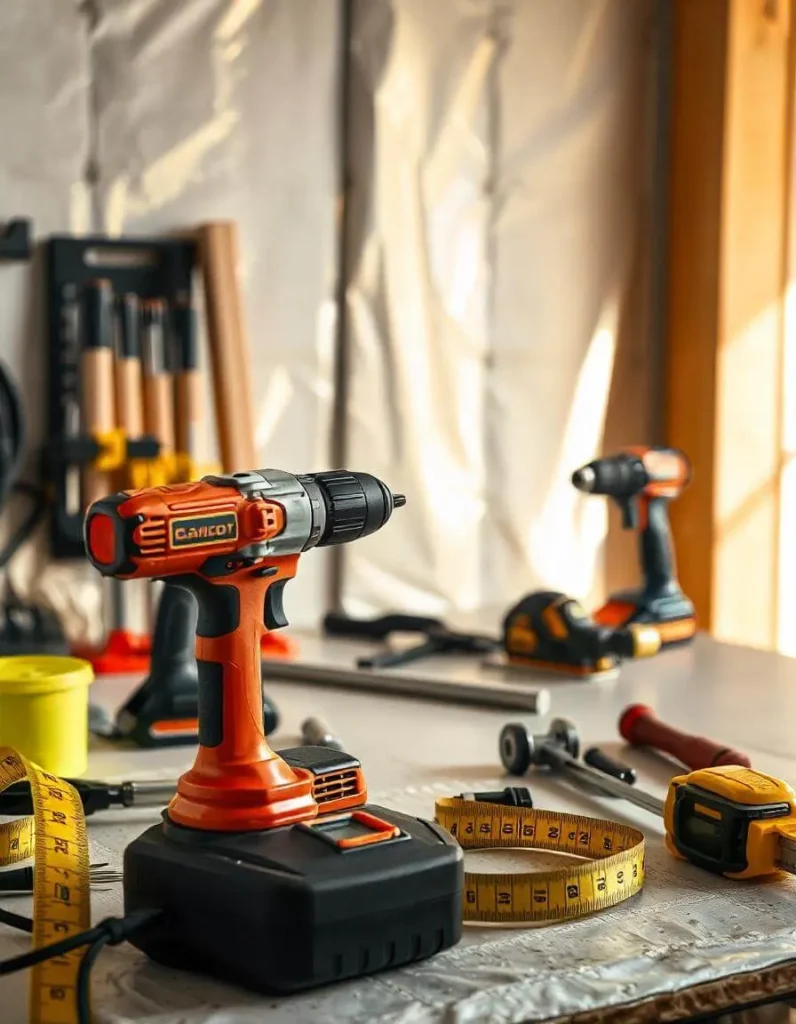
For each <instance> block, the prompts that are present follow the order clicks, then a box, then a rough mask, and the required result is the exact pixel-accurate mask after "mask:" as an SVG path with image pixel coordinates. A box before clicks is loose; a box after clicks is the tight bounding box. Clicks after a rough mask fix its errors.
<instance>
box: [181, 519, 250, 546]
mask: <svg viewBox="0 0 796 1024" xmlns="http://www.w3.org/2000/svg"><path fill="white" fill-rule="evenodd" d="M237 537H238V520H237V518H236V517H235V513H234V512H220V513H217V514H216V515H209V516H189V517H186V518H185V519H173V520H172V522H171V537H170V540H171V546H172V548H195V547H202V546H204V545H206V544H226V543H227V542H228V541H231V540H237Z"/></svg>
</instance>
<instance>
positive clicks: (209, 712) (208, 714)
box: [196, 659, 224, 747]
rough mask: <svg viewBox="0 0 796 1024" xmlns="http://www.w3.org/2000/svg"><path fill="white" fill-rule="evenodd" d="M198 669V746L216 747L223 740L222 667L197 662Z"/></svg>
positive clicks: (214, 663)
mask: <svg viewBox="0 0 796 1024" xmlns="http://www.w3.org/2000/svg"><path fill="white" fill-rule="evenodd" d="M196 664H197V668H198V669H199V745H200V746H201V747H217V746H218V745H219V743H220V742H221V740H222V739H223V738H224V666H223V665H221V664H219V662H217V661H202V660H201V659H200V660H198V661H197V663H196Z"/></svg>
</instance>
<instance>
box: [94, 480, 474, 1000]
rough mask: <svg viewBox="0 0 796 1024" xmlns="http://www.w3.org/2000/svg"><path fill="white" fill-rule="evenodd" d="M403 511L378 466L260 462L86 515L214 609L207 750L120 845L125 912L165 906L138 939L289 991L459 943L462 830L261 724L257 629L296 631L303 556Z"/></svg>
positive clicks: (207, 654) (203, 609)
mask: <svg viewBox="0 0 796 1024" xmlns="http://www.w3.org/2000/svg"><path fill="white" fill-rule="evenodd" d="M404 503H405V498H404V496H403V495H400V494H393V493H392V492H391V491H390V489H389V488H388V487H387V486H386V485H385V484H383V483H382V482H381V481H380V480H377V479H376V478H375V477H372V476H370V475H368V474H366V473H350V472H347V471H335V472H328V473H314V474H310V475H304V476H297V475H293V474H291V473H286V472H282V471H281V470H272V469H262V470H255V471H251V472H246V473H235V474H232V475H230V476H206V477H204V478H203V479H202V480H200V481H199V482H197V483H188V484H177V485H173V486H165V487H152V488H147V489H144V490H140V491H130V492H128V491H125V492H121V493H119V494H115V495H112V496H111V497H108V498H104V499H102V500H100V501H97V502H95V503H94V504H93V505H92V506H91V507H90V508H89V510H88V513H87V515H86V521H85V527H84V532H85V541H86V549H87V551H88V555H89V558H90V560H91V562H92V563H93V565H94V566H95V567H96V568H97V569H98V570H99V571H100V572H101V573H102V574H103V575H105V576H117V577H119V578H121V579H137V578H142V577H146V578H157V579H162V580H164V582H165V583H166V584H167V585H168V586H178V587H182V588H184V589H186V590H189V591H190V592H191V593H193V594H194V595H195V596H196V598H197V601H198V605H199V616H198V623H197V630H196V657H197V663H198V670H199V751H198V754H197V757H196V761H195V763H194V765H193V767H192V768H191V769H190V771H188V772H186V773H185V774H184V775H183V776H182V777H181V778H180V780H179V782H178V784H177V792H176V795H175V796H174V798H173V799H172V801H171V803H170V804H169V807H168V809H167V811H166V812H165V814H164V821H163V824H162V825H158V826H155V827H154V828H151V829H149V830H148V831H147V832H145V833H144V834H143V835H142V836H140V837H139V838H138V839H137V840H135V841H134V842H133V843H132V844H131V845H130V846H129V847H128V848H127V850H126V852H125V882H124V887H125V907H126V910H127V911H132V910H136V909H142V908H147V907H148V908H159V909H161V910H163V911H164V913H163V914H161V916H160V917H159V918H158V919H157V921H156V922H155V923H154V924H153V925H152V926H151V927H150V928H148V929H146V930H144V931H143V932H142V933H141V934H140V936H139V935H138V934H136V936H135V937H134V939H133V940H132V941H133V942H134V944H135V945H137V946H138V947H139V948H140V949H142V950H143V951H144V952H145V953H147V954H148V955H149V956H150V957H152V958H153V959H155V960H158V961H159V962H161V963H165V964H167V965H170V966H176V967H188V968H196V969H200V970H202V971H205V972H208V973H212V974H215V975H217V976H218V977H221V978H225V979H228V980H231V981H235V982H237V983H239V984H243V985H246V986H248V987H251V988H254V989H258V990H264V991H282V992H288V991H297V990H299V989H302V988H308V987H311V986H314V985H319V984H325V983H327V982H330V981H335V980H338V979H340V978H344V977H353V976H356V975H358V974H365V973H371V972H373V971H376V970H379V969H381V968H383V967H387V966H397V965H398V964H401V963H408V962H410V961H413V960H419V959H422V958H424V957H426V956H429V955H431V953H433V952H436V951H437V950H439V949H440V948H445V947H446V946H449V945H452V944H453V943H454V942H456V941H457V940H458V938H459V935H460V930H461V923H460V921H461V909H460V908H461V893H462V885H463V869H462V856H461V850H460V849H459V848H458V846H457V845H456V843H455V841H454V840H453V839H452V837H449V836H447V834H446V833H444V832H442V831H441V830H439V829H435V828H434V827H433V826H431V825H429V824H428V823H427V822H423V821H420V820H419V819H416V818H413V817H411V816H409V815H404V814H400V813H399V812H397V811H392V810H388V809H385V808H381V807H373V806H369V805H366V799H367V794H366V787H365V782H364V777H363V774H362V771H361V766H360V764H359V762H358V761H357V760H356V758H353V757H351V755H350V754H347V753H345V752H342V751H337V750H331V749H329V748H326V747H312V746H309V747H297V748H293V749H291V750H287V751H281V752H280V753H279V754H277V753H275V752H274V751H273V750H272V749H271V748H270V746H269V745H268V742H267V740H266V737H265V732H264V728H263V692H262V682H261V675H260V645H261V638H262V635H263V632H264V631H265V630H272V629H278V628H280V627H281V626H285V625H287V619H286V618H285V613H284V609H283V605H282V595H283V590H284V587H285V584H286V583H287V581H288V580H290V579H292V578H293V577H294V576H295V574H296V569H297V565H298V560H299V556H300V555H301V553H302V552H304V551H307V550H309V549H310V548H313V547H325V546H329V545H333V544H342V543H345V542H347V541H352V540H357V539H359V538H361V537H366V536H368V535H369V534H372V533H374V532H375V531H377V530H379V529H380V528H381V527H382V526H384V525H385V523H386V522H387V521H388V519H389V518H390V516H391V515H392V512H393V510H394V509H395V508H398V507H400V506H402V505H403V504H404ZM233 936H234V940H233Z"/></svg>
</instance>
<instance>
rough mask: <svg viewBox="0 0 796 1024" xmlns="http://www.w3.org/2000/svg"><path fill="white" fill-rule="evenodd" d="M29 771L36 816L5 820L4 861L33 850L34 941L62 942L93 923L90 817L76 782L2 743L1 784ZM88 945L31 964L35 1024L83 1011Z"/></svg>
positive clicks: (56, 1023) (63, 1021)
mask: <svg viewBox="0 0 796 1024" xmlns="http://www.w3.org/2000/svg"><path fill="white" fill-rule="evenodd" d="M25 778H27V779H28V780H29V782H30V791H31V795H32V797H33V817H32V818H20V819H18V820H15V821H11V822H7V823H4V824H0V865H6V864H15V863H18V862H19V861H21V860H25V859H26V858H28V857H30V856H33V857H34V862H33V947H34V949H38V948H39V947H40V946H46V945H49V944H50V943H51V942H59V941H60V940H62V939H66V938H68V937H69V936H71V935H77V934H78V933H79V932H83V931H85V930H86V929H87V928H89V927H90V926H91V908H90V902H89V900H90V895H89V855H88V836H87V833H86V819H85V815H84V814H83V805H82V803H81V802H80V797H79V796H78V794H77V792H76V791H75V790H74V788H73V787H72V786H70V785H69V783H67V782H64V781H63V779H58V778H56V777H55V776H54V775H49V774H48V773H47V772H44V771H42V770H41V768H39V767H38V766H37V765H35V764H33V763H32V762H30V761H28V760H27V759H26V758H24V757H23V756H22V755H21V754H19V753H18V752H17V751H16V750H12V749H11V748H10V747H0V792H2V791H3V790H4V789H5V788H6V787H7V786H10V785H11V784H12V783H14V782H20V781H21V780H23V779H25ZM84 953H85V949H83V948H80V949H76V950H73V951H72V952H70V953H65V954H64V955H63V956H59V957H53V958H51V959H49V960H44V961H43V962H42V963H40V964H36V966H35V967H33V968H32V970H31V989H30V1018H29V1019H30V1021H31V1024H72V1022H73V1021H74V1020H76V1019H77V974H78V970H79V968H80V961H81V959H82V957H83V954H84Z"/></svg>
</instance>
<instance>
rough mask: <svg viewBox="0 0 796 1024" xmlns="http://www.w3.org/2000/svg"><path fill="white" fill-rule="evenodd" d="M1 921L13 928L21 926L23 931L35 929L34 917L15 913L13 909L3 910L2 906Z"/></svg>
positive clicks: (0, 910)
mask: <svg viewBox="0 0 796 1024" xmlns="http://www.w3.org/2000/svg"><path fill="white" fill-rule="evenodd" d="M0 923H2V924H7V925H9V926H10V927H11V928H19V930H20V931H21V932H28V934H30V933H31V932H32V931H33V920H32V918H30V917H23V916H22V914H15V913H14V912H13V911H12V910H3V908H2V907H0Z"/></svg>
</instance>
